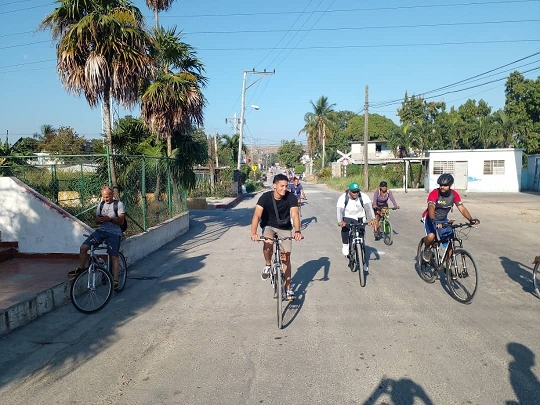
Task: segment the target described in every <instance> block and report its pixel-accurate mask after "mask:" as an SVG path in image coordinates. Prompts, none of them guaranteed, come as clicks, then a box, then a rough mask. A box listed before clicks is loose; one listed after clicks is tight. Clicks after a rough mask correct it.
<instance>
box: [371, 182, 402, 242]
mask: <svg viewBox="0 0 540 405" xmlns="http://www.w3.org/2000/svg"><path fill="white" fill-rule="evenodd" d="M388 199H390V201H392V204H393V206H394V209H396V210H398V209H399V205H397V203H396V199H395V198H394V195H393V194H392V192H391V191H390V190H388V183H386V181H381V183H380V184H379V188H378V189H377V190H375V193H374V194H373V210H374V211H375V222H374V225H373V232H374V234H375V240H379V239H380V238H381V234H380V232H379V219H380V218H381V211H382V209H383V208H388Z"/></svg>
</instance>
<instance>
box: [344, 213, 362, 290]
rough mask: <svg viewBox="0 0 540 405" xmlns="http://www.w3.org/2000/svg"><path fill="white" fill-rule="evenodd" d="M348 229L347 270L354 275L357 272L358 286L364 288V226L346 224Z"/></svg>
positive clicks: (356, 223) (353, 223) (355, 223)
mask: <svg viewBox="0 0 540 405" xmlns="http://www.w3.org/2000/svg"><path fill="white" fill-rule="evenodd" d="M347 227H349V256H348V258H349V269H350V270H351V271H352V272H353V273H354V272H356V271H358V278H359V279H360V286H361V287H365V286H366V275H365V272H364V266H365V264H366V245H365V242H364V235H365V230H366V226H365V224H363V223H360V222H358V221H356V222H352V223H348V224H347Z"/></svg>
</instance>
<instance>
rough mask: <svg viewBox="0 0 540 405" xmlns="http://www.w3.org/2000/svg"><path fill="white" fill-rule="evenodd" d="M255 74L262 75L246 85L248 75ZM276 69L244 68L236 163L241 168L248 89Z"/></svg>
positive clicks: (254, 106)
mask: <svg viewBox="0 0 540 405" xmlns="http://www.w3.org/2000/svg"><path fill="white" fill-rule="evenodd" d="M248 73H249V74H254V75H261V77H259V78H258V79H257V80H255V81H254V82H253V83H251V84H250V85H249V86H246V78H247V75H248ZM275 73H276V71H275V70H274V71H273V72H267V71H266V69H265V70H264V71H263V72H257V71H256V70H255V69H253V70H244V78H243V80H242V111H241V113H240V136H239V137H238V162H237V165H236V168H237V169H238V170H240V166H241V163H242V138H243V136H244V115H245V113H246V90H247V89H249V88H250V87H251V86H253V85H254V84H255V83H257V82H258V81H259V80H261V79H262V78H263V76H266V75H273V74H275ZM252 107H253V108H255V109H256V110H258V109H259V106H257V105H252Z"/></svg>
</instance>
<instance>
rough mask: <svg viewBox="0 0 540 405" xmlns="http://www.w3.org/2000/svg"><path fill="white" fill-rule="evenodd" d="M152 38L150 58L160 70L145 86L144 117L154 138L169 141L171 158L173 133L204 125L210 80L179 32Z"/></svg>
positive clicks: (159, 30)
mask: <svg viewBox="0 0 540 405" xmlns="http://www.w3.org/2000/svg"><path fill="white" fill-rule="evenodd" d="M152 38H153V43H154V45H153V47H152V51H151V56H152V58H153V59H154V60H155V62H156V64H157V65H158V67H159V69H158V70H157V71H156V73H155V74H154V76H153V77H152V78H151V80H150V81H147V82H146V83H145V84H144V85H143V89H142V93H143V94H142V97H141V116H142V117H143V119H144V120H145V121H146V123H147V124H148V126H149V127H150V128H151V129H152V131H153V132H154V133H155V134H157V135H158V136H159V137H161V138H164V139H166V140H167V156H170V155H171V153H172V134H173V132H176V133H182V132H186V131H189V130H190V128H191V126H192V125H193V124H196V125H202V124H203V110H204V107H205V105H206V99H205V97H204V95H203V94H202V88H203V87H205V86H206V82H207V79H206V78H205V77H204V76H203V75H202V73H203V72H204V65H203V64H202V62H201V61H200V60H199V59H197V57H196V52H195V50H194V49H193V47H191V46H190V45H188V44H186V43H184V42H182V41H181V37H180V34H177V33H176V28H171V29H168V30H165V29H163V28H156V29H155V30H154V31H153V36H152ZM174 70H177V71H176V72H174Z"/></svg>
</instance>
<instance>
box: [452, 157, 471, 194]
mask: <svg viewBox="0 0 540 405" xmlns="http://www.w3.org/2000/svg"><path fill="white" fill-rule="evenodd" d="M467 176H468V162H455V167H454V188H455V189H458V190H467V185H468V182H467Z"/></svg>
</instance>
